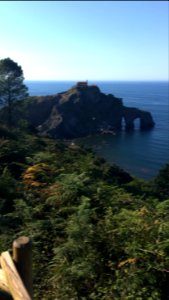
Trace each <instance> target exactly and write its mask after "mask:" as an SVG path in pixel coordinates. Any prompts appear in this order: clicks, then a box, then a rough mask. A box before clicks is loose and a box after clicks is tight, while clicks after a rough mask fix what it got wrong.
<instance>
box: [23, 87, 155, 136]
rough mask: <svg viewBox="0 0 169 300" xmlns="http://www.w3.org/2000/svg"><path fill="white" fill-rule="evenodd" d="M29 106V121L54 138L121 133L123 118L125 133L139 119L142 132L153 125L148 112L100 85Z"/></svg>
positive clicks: (34, 101) (39, 99) (37, 100)
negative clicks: (125, 102) (130, 104)
mask: <svg viewBox="0 0 169 300" xmlns="http://www.w3.org/2000/svg"><path fill="white" fill-rule="evenodd" d="M27 103H28V104H27V119H28V121H29V122H30V123H31V124H32V125H33V126H34V127H36V128H37V129H38V131H39V132H40V133H41V134H47V135H49V136H51V137H54V138H67V139H72V138H78V137H83V136H87V135H92V134H96V133H99V132H103V131H104V132H111V131H113V132H114V131H118V130H121V128H122V120H123V119H124V122H125V127H126V130H131V129H134V120H135V119H136V118H139V119H140V129H149V128H152V127H153V126H154V121H153V118H152V116H151V114H150V113H149V112H145V111H142V110H139V109H136V108H129V107H125V106H124V105H123V101H122V99H120V98H117V97H115V96H113V95H111V94H108V95H106V94H104V93H102V92H101V91H100V89H99V88H98V87H97V86H88V85H87V86H85V87H78V86H76V87H73V88H71V89H70V90H68V91H66V92H63V93H59V94H56V95H52V96H44V97H33V98H31V99H30V101H27Z"/></svg>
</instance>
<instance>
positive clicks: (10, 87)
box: [0, 58, 28, 125]
mask: <svg viewBox="0 0 169 300" xmlns="http://www.w3.org/2000/svg"><path fill="white" fill-rule="evenodd" d="M23 80H24V77H23V71H22V68H21V66H19V65H18V64H17V63H16V62H14V61H13V60H11V59H10V58H5V59H1V60H0V104H2V105H4V106H7V113H8V124H9V125H10V124H11V118H12V108H13V103H14V102H15V101H18V100H22V99H24V98H25V97H27V96H28V89H27V87H26V85H25V84H23Z"/></svg>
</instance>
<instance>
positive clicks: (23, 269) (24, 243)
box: [13, 236, 33, 298]
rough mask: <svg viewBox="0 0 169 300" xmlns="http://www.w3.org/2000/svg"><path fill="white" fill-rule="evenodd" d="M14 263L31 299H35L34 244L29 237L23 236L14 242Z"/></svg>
mask: <svg viewBox="0 0 169 300" xmlns="http://www.w3.org/2000/svg"><path fill="white" fill-rule="evenodd" d="M13 261H14V263H15V266H16V268H17V270H18V273H19V275H20V277H21V279H22V281H23V283H24V285H25V287H26V289H27V291H28V293H29V295H30V297H31V298H33V280H32V243H31V241H30V239H29V238H28V237H26V236H21V237H19V238H18V239H16V240H15V241H14V242H13Z"/></svg>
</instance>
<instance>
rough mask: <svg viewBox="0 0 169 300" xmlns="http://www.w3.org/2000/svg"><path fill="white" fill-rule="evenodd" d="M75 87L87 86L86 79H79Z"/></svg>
mask: <svg viewBox="0 0 169 300" xmlns="http://www.w3.org/2000/svg"><path fill="white" fill-rule="evenodd" d="M76 87H78V88H87V87H88V81H87V80H86V81H79V82H77V84H76Z"/></svg>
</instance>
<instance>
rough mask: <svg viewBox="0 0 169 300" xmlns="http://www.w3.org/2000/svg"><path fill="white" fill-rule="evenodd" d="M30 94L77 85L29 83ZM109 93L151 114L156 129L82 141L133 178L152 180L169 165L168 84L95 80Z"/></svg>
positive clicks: (136, 128) (73, 83)
mask: <svg viewBox="0 0 169 300" xmlns="http://www.w3.org/2000/svg"><path fill="white" fill-rule="evenodd" d="M25 83H26V85H27V86H28V88H29V93H30V95H32V96H33V95H50V94H56V93H59V92H63V91H66V90H68V89H69V88H71V87H72V86H73V85H75V83H76V82H74V81H26V82H25ZM89 84H97V85H98V87H99V88H100V90H101V91H102V92H103V93H106V94H109V93H111V94H113V95H114V96H116V97H119V98H123V104H124V105H125V106H129V107H137V108H140V109H143V110H146V111H149V112H151V113H152V116H153V119H154V121H155V127H154V128H153V129H152V130H149V131H140V130H139V120H135V131H133V132H125V131H122V132H120V133H117V134H116V135H96V136H94V137H87V138H83V139H80V140H79V142H80V143H84V144H87V145H88V146H90V147H92V148H93V150H94V151H95V152H96V153H97V154H98V155H99V156H102V157H104V158H105V159H106V160H107V161H108V162H110V163H116V164H118V165H119V166H120V167H121V168H123V169H124V170H126V171H128V172H130V173H131V174H132V175H133V176H136V177H139V178H144V179H146V180H149V179H152V178H153V177H154V176H156V175H157V174H158V172H159V170H160V169H161V168H163V167H164V166H165V164H166V163H169V87H168V82H166V81H161V82H160V81H153V82H150V81H147V82H143V81H142V82H137V81H135V82H131V81H130V82H127V81H124V82H122V81H121V82H118V81H109V82H108V81H100V82H99V81H93V82H89Z"/></svg>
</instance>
